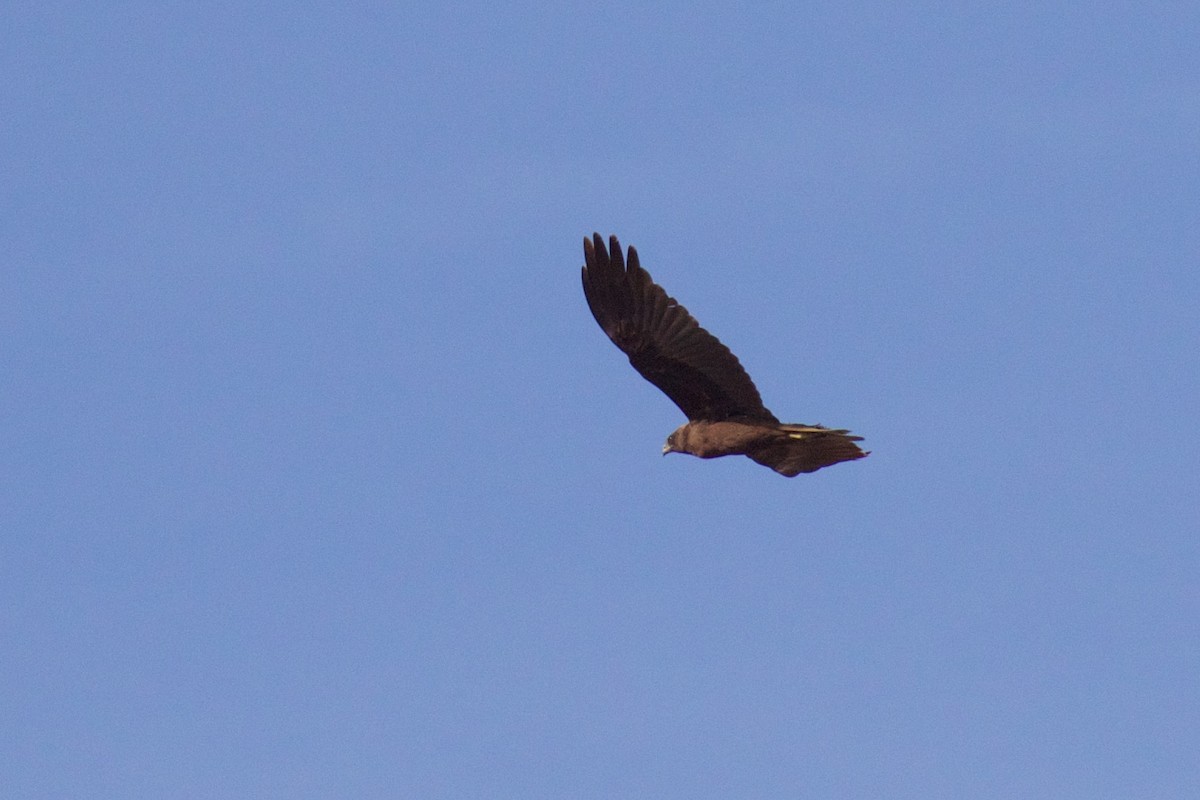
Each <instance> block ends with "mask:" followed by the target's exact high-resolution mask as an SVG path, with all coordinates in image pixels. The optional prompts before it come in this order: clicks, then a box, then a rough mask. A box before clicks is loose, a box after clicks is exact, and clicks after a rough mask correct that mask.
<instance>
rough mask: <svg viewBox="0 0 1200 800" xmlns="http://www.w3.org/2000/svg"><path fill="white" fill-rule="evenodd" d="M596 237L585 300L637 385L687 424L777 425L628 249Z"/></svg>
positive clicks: (588, 256)
mask: <svg viewBox="0 0 1200 800" xmlns="http://www.w3.org/2000/svg"><path fill="white" fill-rule="evenodd" d="M608 241H609V249H608V250H607V251H606V250H605V249H604V240H603V239H601V238H600V234H598V233H596V234H593V235H592V238H591V239H588V238H586V237H585V238H584V240H583V255H584V259H585V260H586V262H587V263H586V264H585V265H584V267H583V293H584V294H585V295H586V296H587V301H588V307H589V308H591V309H592V315H593V316H594V317H595V318H596V322H598V323H600V327H601V328H603V329H604V332H605V333H606V334H608V338H610V339H612V340H613V344H615V345H616V346H617V347H619V348H621V350H623V351H624V352H625V354H626V355H627V356H629V363H630V364H632V365H633V368H634V369H636V370H637V371H638V372H640V373H641V374H642V377H643V378H645V379H646V380H648V381H650V382H651V383H653V384H654V385H655V386H657V387H658V388H659V389H662V390H663V392H664V393H665V394H666V395H667V397H669V398H671V400H673V401H674V402H675V405H677V406H679V408H680V409H681V410H682V411H683V413H684V414H686V415H687V417H688V419H690V420H698V419H706V420H722V419H730V418H747V419H756V420H763V421H768V422H772V423H776V422H778V420H777V419H775V416H774V415H773V414H772V413H771V412H770V411H768V410H767V409H766V408H765V407H764V406H763V403H762V398H761V397H759V394H758V389H756V388H755V386H754V381H752V380H750V376H749V375H747V374H746V370H744V369H742V365H741V363H740V362H739V361H738V360H737V356H735V355H734V354H733V353H731V352H730V351H729V348H728V347H726V346H725V345H723V344H721V342H720V341H719V340H718V339H717V337H715V336H713V335H712V334H711V333H709V332H708V331H706V330H704V329H703V328H701V327H700V325H699V323H697V322H696V320H695V319H693V318H692V315H691V314H689V313H688V311H687V309H686V308H684V307H683V306H681V305H679V303H677V302H675V299H674V298H673V297H669V296H668V295H667V293H666V292H665V291H663V288H662V287H661V286H659V285H658V284H656V283H655V282H654V281H653V280H651V278H650V274H649V273H648V272H646V270H644V269H642V267H641V265H640V264H639V263H638V255H637V250H635V249H634V248H633V247H630V248H629V263H628V265H626V263H625V259H624V258H623V257H622V256H621V243H620V242H618V241H617V237H616V236H612V237H609V240H608Z"/></svg>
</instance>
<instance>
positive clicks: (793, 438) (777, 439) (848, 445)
mask: <svg viewBox="0 0 1200 800" xmlns="http://www.w3.org/2000/svg"><path fill="white" fill-rule="evenodd" d="M776 431H777V432H778V434H779V435H778V436H773V437H771V438H770V439H768V440H767V441H766V442H765V443H763V444H761V445H759V446H758V447H756V448H755V449H753V450H751V451H750V452H748V453H746V455H747V456H749V457H750V458H751V459H753V460H754V461H756V462H758V463H759V464H762V465H763V466H766V467H770V468H771V469H773V470H775V471H776V472H778V473H779V474H781V475H786V476H787V477H789V478H791V477H794V476H796V475H799V474H800V473H801V472H816V471H817V470H819V469H821V468H822V467H828V466H830V465H832V464H837V463H839V462H842V461H853V460H855V459H859V458H865V457H866V456H868V455H870V452H869V451H864V450H862V449H861V448H859V446H858V445H856V444H855V442H861V441H862V437H861V436H852V435H850V431H848V430H845V429H841V428H825V427H822V426H820V425H779V426H778V427H777V428H776Z"/></svg>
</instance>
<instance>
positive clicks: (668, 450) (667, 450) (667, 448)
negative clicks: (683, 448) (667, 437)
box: [663, 442, 675, 456]
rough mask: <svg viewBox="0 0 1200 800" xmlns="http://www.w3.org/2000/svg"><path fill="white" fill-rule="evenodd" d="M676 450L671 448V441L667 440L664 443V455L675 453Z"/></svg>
mask: <svg viewBox="0 0 1200 800" xmlns="http://www.w3.org/2000/svg"><path fill="white" fill-rule="evenodd" d="M674 452H675V451H674V450H673V449H672V448H671V443H670V442H667V443H666V444H664V445H663V455H664V456H665V455H666V454H667V453H674Z"/></svg>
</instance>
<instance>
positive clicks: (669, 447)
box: [662, 427, 683, 456]
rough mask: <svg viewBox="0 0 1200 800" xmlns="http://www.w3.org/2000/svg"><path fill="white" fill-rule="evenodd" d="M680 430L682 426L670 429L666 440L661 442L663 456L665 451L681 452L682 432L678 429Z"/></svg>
mask: <svg viewBox="0 0 1200 800" xmlns="http://www.w3.org/2000/svg"><path fill="white" fill-rule="evenodd" d="M682 430H683V428H682V427H681V428H679V429H678V430H675V431H672V433H671V435H670V436H668V437H667V441H665V442H664V443H663V453H662V454H663V455H664V456H665V455H666V454H667V453H682V452H683V434H682V433H680V431H682Z"/></svg>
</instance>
